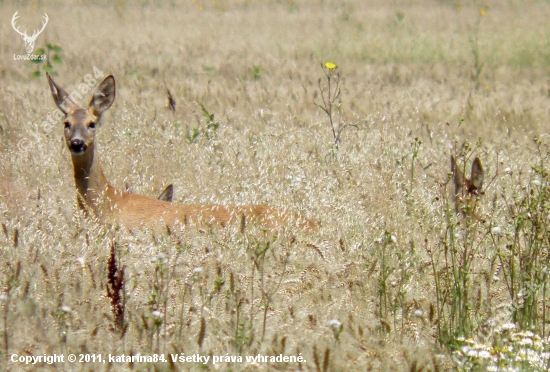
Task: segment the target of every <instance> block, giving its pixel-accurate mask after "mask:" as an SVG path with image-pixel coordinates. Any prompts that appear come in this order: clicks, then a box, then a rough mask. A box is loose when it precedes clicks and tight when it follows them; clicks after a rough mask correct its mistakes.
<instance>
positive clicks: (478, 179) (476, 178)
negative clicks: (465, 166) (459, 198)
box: [470, 158, 485, 191]
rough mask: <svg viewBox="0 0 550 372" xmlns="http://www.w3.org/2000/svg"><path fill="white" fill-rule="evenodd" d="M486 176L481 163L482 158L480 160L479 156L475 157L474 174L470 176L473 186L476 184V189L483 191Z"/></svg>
mask: <svg viewBox="0 0 550 372" xmlns="http://www.w3.org/2000/svg"><path fill="white" fill-rule="evenodd" d="M484 178H485V171H484V170H483V166H482V165H481V160H479V158H475V159H474V162H473V163H472V175H471V176H470V182H471V183H472V186H474V188H475V190H477V191H481V187H482V186H483V179H484Z"/></svg>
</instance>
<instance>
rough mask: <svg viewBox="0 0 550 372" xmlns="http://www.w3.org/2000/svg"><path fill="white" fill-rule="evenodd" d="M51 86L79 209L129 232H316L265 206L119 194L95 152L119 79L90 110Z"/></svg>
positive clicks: (110, 80) (97, 95) (296, 217)
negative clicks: (255, 228)
mask: <svg viewBox="0 0 550 372" xmlns="http://www.w3.org/2000/svg"><path fill="white" fill-rule="evenodd" d="M48 82H49V85H50V89H51V92H52V96H53V99H54V101H55V104H56V105H57V107H58V108H59V109H60V110H61V111H62V112H63V113H64V114H65V121H64V125H65V132H64V134H65V141H66V143H67V147H68V148H69V150H70V152H71V158H72V162H73V170H74V179H75V185H76V189H77V196H78V204H79V207H80V208H81V209H83V210H85V211H91V212H92V213H93V214H94V215H95V216H97V217H98V218H99V219H100V220H101V221H104V222H109V223H114V224H116V225H121V226H124V227H126V228H129V229H134V228H139V227H148V228H156V229H157V230H158V229H159V228H160V227H162V225H163V224H165V225H167V226H173V225H175V224H178V223H179V224H182V225H186V226H194V227H225V226H227V225H235V226H237V227H239V228H240V230H241V232H244V230H245V228H246V227H247V226H248V224H257V225H260V226H262V227H265V228H267V229H269V230H270V231H273V230H276V229H279V228H282V227H298V228H304V229H308V230H315V229H316V228H317V225H316V223H315V222H314V221H312V220H309V219H307V218H306V217H304V216H302V215H300V214H297V213H292V212H286V211H282V210H279V209H276V208H273V207H269V206H265V205H252V206H221V205H177V204H172V203H169V202H166V201H164V200H159V199H154V198H150V197H147V196H144V195H138V194H129V193H127V192H121V191H119V190H116V189H115V188H114V187H113V186H112V185H111V184H110V183H109V182H108V181H107V179H106V178H105V175H104V174H103V170H102V168H101V164H100V161H99V156H98V153H97V152H96V149H95V147H96V146H95V132H96V125H97V123H98V122H99V120H100V119H101V115H102V114H103V113H104V112H105V111H106V110H108V109H109V108H110V107H111V105H112V104H113V101H114V100H115V79H114V77H113V76H112V75H110V76H107V78H105V80H103V82H102V83H101V84H100V85H99V86H98V88H97V89H96V91H95V92H94V94H93V97H92V100H91V101H90V104H89V105H88V108H81V107H79V106H78V105H77V104H76V103H75V102H73V101H72V100H71V98H70V97H69V95H68V94H67V92H66V91H65V90H63V89H62V88H60V87H59V86H58V85H57V84H56V83H55V82H54V81H53V79H52V77H51V76H50V75H49V74H48Z"/></svg>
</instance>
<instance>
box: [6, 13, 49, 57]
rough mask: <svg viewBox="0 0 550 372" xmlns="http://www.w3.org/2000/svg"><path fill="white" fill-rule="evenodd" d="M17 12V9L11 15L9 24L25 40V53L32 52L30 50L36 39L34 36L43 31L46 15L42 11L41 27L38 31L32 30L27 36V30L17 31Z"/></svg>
mask: <svg viewBox="0 0 550 372" xmlns="http://www.w3.org/2000/svg"><path fill="white" fill-rule="evenodd" d="M18 12H19V11H17V12H15V14H14V15H13V17H12V19H11V26H12V27H13V29H14V30H15V31H16V32H17V33H18V34H19V35H21V37H22V38H23V40H24V41H25V48H26V49H27V53H32V51H33V50H34V42H35V41H36V38H37V37H38V35H40V34H41V33H42V31H44V28H46V25H47V24H48V19H49V18H48V15H47V14H46V13H44V22H43V23H42V28H41V29H40V31H39V30H34V32H33V34H32V35H31V36H29V35H27V30H25V32H21V31H19V27H17V26H16V25H15V21H16V20H17V18H19V15H18V14H17V13H18Z"/></svg>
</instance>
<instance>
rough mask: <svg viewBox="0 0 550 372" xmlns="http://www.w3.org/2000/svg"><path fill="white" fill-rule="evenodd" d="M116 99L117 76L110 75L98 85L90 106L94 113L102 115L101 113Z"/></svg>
mask: <svg viewBox="0 0 550 372" xmlns="http://www.w3.org/2000/svg"><path fill="white" fill-rule="evenodd" d="M114 101H115V78H114V77H113V75H109V76H107V77H106V78H105V80H103V82H102V83H101V84H99V87H97V89H96V91H95V92H94V96H93V97H92V100H91V101H90V106H89V107H90V108H91V109H92V110H93V112H94V115H96V116H101V114H103V113H104V112H105V111H107V110H108V109H109V107H111V105H112V104H113V102H114Z"/></svg>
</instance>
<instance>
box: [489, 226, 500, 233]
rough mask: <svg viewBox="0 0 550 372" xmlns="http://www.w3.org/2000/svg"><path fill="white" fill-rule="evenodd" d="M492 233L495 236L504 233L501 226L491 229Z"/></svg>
mask: <svg viewBox="0 0 550 372" xmlns="http://www.w3.org/2000/svg"><path fill="white" fill-rule="evenodd" d="M491 232H492V233H493V234H494V235H500V234H501V233H502V227H500V226H495V227H493V228H492V229H491Z"/></svg>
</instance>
